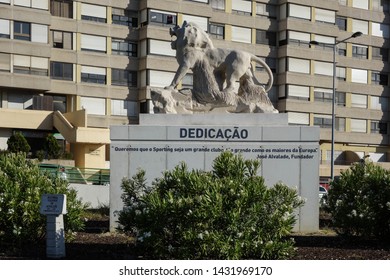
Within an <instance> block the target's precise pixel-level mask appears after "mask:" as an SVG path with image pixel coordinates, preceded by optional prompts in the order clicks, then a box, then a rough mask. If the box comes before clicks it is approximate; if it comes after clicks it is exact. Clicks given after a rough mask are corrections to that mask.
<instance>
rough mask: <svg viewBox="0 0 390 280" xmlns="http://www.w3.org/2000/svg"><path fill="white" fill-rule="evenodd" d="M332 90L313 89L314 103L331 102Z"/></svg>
mask: <svg viewBox="0 0 390 280" xmlns="http://www.w3.org/2000/svg"><path fill="white" fill-rule="evenodd" d="M332 95H333V90H332V89H327V88H314V101H320V102H330V103H331V102H332V99H333V98H332Z"/></svg>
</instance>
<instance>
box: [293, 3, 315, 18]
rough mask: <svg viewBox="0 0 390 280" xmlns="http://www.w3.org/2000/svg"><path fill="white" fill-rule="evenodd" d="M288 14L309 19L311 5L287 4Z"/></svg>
mask: <svg viewBox="0 0 390 280" xmlns="http://www.w3.org/2000/svg"><path fill="white" fill-rule="evenodd" d="M288 16H289V17H295V18H300V19H305V20H311V7H309V6H301V5H296V4H289V5H288Z"/></svg>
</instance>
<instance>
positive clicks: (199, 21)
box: [182, 14, 209, 32]
mask: <svg viewBox="0 0 390 280" xmlns="http://www.w3.org/2000/svg"><path fill="white" fill-rule="evenodd" d="M182 20H183V22H184V21H187V22H193V23H195V24H196V25H198V26H199V27H200V28H201V29H202V30H203V31H205V32H207V30H208V27H209V19H208V18H207V17H198V16H191V15H186V14H183V16H182Z"/></svg>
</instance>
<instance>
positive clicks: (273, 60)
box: [261, 57, 277, 73]
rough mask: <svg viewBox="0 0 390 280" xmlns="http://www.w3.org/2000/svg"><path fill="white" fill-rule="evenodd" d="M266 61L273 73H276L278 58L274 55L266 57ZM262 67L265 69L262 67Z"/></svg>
mask: <svg viewBox="0 0 390 280" xmlns="http://www.w3.org/2000/svg"><path fill="white" fill-rule="evenodd" d="M265 63H266V64H267V65H268V67H269V68H270V69H271V71H272V73H276V68H277V60H276V58H274V57H266V58H265ZM261 69H264V68H263V67H261Z"/></svg>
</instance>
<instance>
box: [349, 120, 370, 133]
mask: <svg viewBox="0 0 390 280" xmlns="http://www.w3.org/2000/svg"><path fill="white" fill-rule="evenodd" d="M351 132H362V133H366V132H367V121H366V120H360V119H351Z"/></svg>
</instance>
